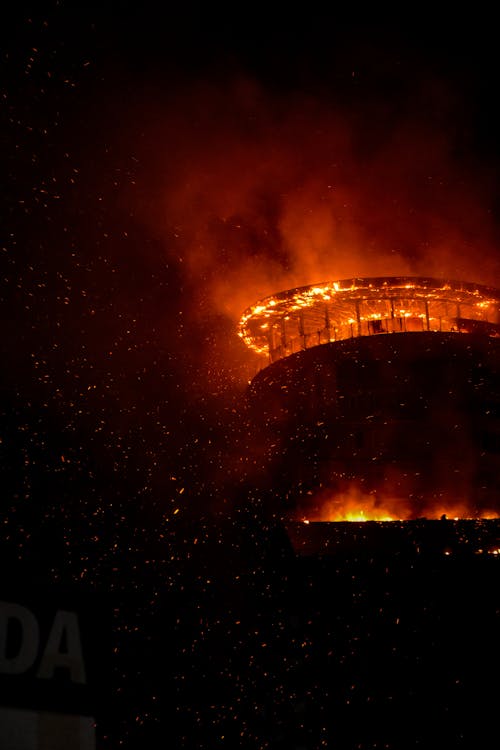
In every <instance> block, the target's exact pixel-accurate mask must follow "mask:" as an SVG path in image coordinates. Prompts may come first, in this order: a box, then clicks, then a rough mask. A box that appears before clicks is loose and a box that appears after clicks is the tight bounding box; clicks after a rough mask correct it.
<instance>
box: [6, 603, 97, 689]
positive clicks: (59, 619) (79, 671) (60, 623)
mask: <svg viewBox="0 0 500 750" xmlns="http://www.w3.org/2000/svg"><path fill="white" fill-rule="evenodd" d="M12 628H14V630H16V629H17V633H18V637H17V638H15V639H14V641H15V644H16V647H15V648H14V649H12V647H11V648H9V643H10V641H9V634H11V633H12ZM41 645H42V646H43V644H40V629H39V626H38V622H37V619H36V617H35V615H34V614H33V612H31V611H30V610H29V609H28V608H27V607H23V606H21V605H20V604H14V603H12V602H2V601H0V673H3V674H23V673H24V672H27V671H28V670H29V669H30V668H31V667H32V666H33V665H34V663H35V661H36V658H37V655H38V652H39V649H40V646H41ZM59 669H64V670H66V672H67V673H69V678H70V680H71V682H76V683H80V684H84V683H85V682H86V676H85V665H84V662H83V652H82V644H81V638H80V629H79V626H78V617H77V615H76V613H75V612H66V611H65V610H59V611H57V612H56V616H55V618H54V622H53V623H52V627H51V629H50V632H49V637H48V639H47V643H46V644H45V647H44V648H43V650H42V653H41V660H40V665H39V667H38V671H37V675H36V676H37V677H39V678H42V679H51V678H52V677H54V675H55V672H56V670H59Z"/></svg>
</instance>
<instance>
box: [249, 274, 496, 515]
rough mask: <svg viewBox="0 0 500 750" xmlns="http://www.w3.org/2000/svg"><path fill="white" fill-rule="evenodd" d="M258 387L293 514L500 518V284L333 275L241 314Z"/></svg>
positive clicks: (271, 476)
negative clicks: (259, 364)
mask: <svg viewBox="0 0 500 750" xmlns="http://www.w3.org/2000/svg"><path fill="white" fill-rule="evenodd" d="M240 335H241V337H242V338H243V340H244V341H245V342H246V344H247V345H248V346H249V347H250V348H252V349H253V350H254V351H257V352H259V353H260V354H261V355H263V356H264V355H265V356H266V357H267V366H265V367H264V369H262V370H261V371H260V372H259V373H258V374H257V375H256V377H255V378H254V379H253V381H252V383H251V385H250V388H249V403H250V413H251V421H252V429H253V430H255V431H256V434H257V435H258V441H259V443H260V444H261V445H262V449H263V451H264V454H265V462H266V464H267V467H268V470H267V472H266V478H265V483H266V484H267V486H268V489H271V488H273V489H275V490H276V492H275V494H276V497H277V498H279V500H277V511H278V512H279V513H281V514H282V515H283V516H284V517H285V518H288V519H290V518H301V517H305V518H308V519H311V520H363V519H364V518H366V519H373V520H395V519H413V518H417V517H423V516H425V517H428V518H439V517H440V516H442V515H444V514H446V515H447V516H448V517H450V516H451V517H461V518H468V517H472V518H481V517H495V516H497V515H498V497H499V490H500V487H499V480H498V477H497V470H496V467H497V462H498V457H499V454H500V387H499V384H500V291H498V290H495V289H492V288H488V287H484V286H477V285H472V284H467V283H462V282H453V281H448V282H445V281H440V280H436V279H428V278H410V277H398V278H371V279H350V280H344V281H338V282H328V283H324V284H320V285H316V286H314V287H302V288H300V289H295V290H292V291H289V292H284V293H281V294H278V295H276V296H274V297H270V298H267V299H266V300H264V301H262V302H260V303H258V304H257V305H255V306H253V307H252V308H250V309H249V310H247V311H246V312H245V314H244V315H243V316H242V319H241V323H240Z"/></svg>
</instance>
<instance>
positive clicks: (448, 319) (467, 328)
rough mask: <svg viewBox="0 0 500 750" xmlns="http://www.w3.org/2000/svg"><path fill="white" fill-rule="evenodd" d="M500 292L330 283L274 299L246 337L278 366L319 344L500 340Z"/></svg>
mask: <svg viewBox="0 0 500 750" xmlns="http://www.w3.org/2000/svg"><path fill="white" fill-rule="evenodd" d="M499 321H500V292H499V291H498V290H495V289H490V288H488V287H484V286H477V285H473V284H467V283H464V282H457V281H441V280H437V279H427V278H413V277H395V278H389V277H388V278H368V279H347V280H343V281H330V282H325V283H322V284H317V285H313V286H306V287H300V288H298V289H292V290H290V291H287V292H281V293H280V294H277V295H275V296H271V297H267V298H266V299H264V300H262V301H261V302H258V303H256V304H255V305H253V306H252V307H250V308H249V309H248V310H246V311H245V312H244V314H243V315H242V317H241V320H240V330H239V335H240V337H241V338H242V339H243V340H244V342H245V344H247V346H248V347H249V348H250V349H252V350H253V351H255V352H256V353H257V354H265V355H268V357H269V360H270V361H271V362H274V361H276V360H278V359H282V358H283V357H287V356H288V355H290V354H293V353H294V352H297V351H301V350H303V349H309V348H310V347H312V346H317V345H319V344H324V343H330V342H332V341H341V340H342V339H348V338H354V337H356V336H371V335H374V334H380V333H407V332H410V331H453V332H468V333H472V332H475V331H479V332H485V333H487V334H489V335H494V336H500V325H499Z"/></svg>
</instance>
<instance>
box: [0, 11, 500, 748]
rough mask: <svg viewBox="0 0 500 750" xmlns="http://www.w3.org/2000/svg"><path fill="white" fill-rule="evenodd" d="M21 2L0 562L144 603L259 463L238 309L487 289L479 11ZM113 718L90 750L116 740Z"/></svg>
mask: <svg viewBox="0 0 500 750" xmlns="http://www.w3.org/2000/svg"><path fill="white" fill-rule="evenodd" d="M23 6H24V4H23V3H21V4H16V8H15V9H14V8H11V9H10V10H9V11H7V12H6V11H4V12H3V17H2V23H1V25H0V40H1V68H0V93H1V101H2V105H1V109H0V116H1V123H2V125H1V140H0V153H1V158H2V177H3V189H2V211H1V227H2V232H1V234H2V239H1V256H0V257H1V287H0V300H1V310H2V337H1V346H2V354H1V361H2V368H1V381H0V399H1V402H0V403H1V408H0V415H1V419H0V439H1V453H0V456H1V459H0V461H1V466H2V503H1V510H0V514H1V515H0V518H1V523H2V527H3V530H4V531H3V535H4V537H3V538H4V541H3V542H2V550H3V552H2V555H4V556H5V559H6V560H7V561H13V560H15V561H17V562H18V563H19V564H20V565H24V566H27V569H28V570H31V569H32V570H36V576H37V577H38V578H39V579H40V581H43V582H44V583H51V582H66V583H71V582H75V581H79V582H83V583H84V584H87V585H88V586H89V587H90V588H97V589H100V590H107V589H109V590H113V591H116V590H118V591H122V590H123V589H124V588H125V584H124V581H125V580H126V581H127V586H129V587H130V589H132V590H137V591H144V590H145V589H148V587H149V589H148V591H149V593H150V594H151V596H149V593H148V594H147V595H145V596H144V599H145V600H146V599H147V600H148V604H147V605H146V603H144V610H143V611H146V610H147V606H149V604H151V602H152V601H153V600H155V599H156V597H158V595H159V594H158V592H159V591H161V590H162V588H161V587H162V585H163V584H165V582H169V584H168V585H173V583H172V582H175V581H177V580H178V570H177V568H176V559H177V558H176V555H177V551H176V552H172V550H175V549H177V548H176V541H175V539H177V542H178V546H182V545H181V544H180V542H179V538H180V537H182V538H184V537H183V535H186V534H187V533H188V532H186V529H189V528H190V524H191V523H193V524H197V523H199V520H200V519H201V518H205V517H207V516H210V515H211V514H214V513H215V514H221V513H226V512H228V511H231V510H232V509H233V508H234V505H235V504H238V502H240V503H241V500H242V499H244V498H245V497H247V496H248V494H250V495H251V489H249V488H251V486H252V482H253V481H254V479H255V476H256V474H258V472H259V471H260V470H261V469H262V467H261V466H259V464H258V458H259V453H258V451H255V452H252V448H251V445H250V443H251V440H250V438H248V436H245V435H243V436H242V435H241V432H240V422H241V420H240V416H239V415H240V410H241V408H242V401H243V396H244V392H245V388H246V386H247V383H248V380H249V378H251V377H252V375H253V374H254V373H255V372H256V370H257V367H258V362H257V361H256V359H255V358H254V357H253V355H251V354H249V353H247V352H246V351H245V347H244V345H243V343H242V342H241V341H240V340H239V339H238V337H237V336H236V324H237V321H238V317H239V315H240V314H241V312H242V311H243V309H245V308H246V307H247V306H248V305H250V304H252V303H253V302H254V301H255V300H257V299H259V298H261V297H264V296H266V295H267V294H270V293H271V292H275V291H280V290H282V289H286V288H290V287H293V286H297V285H300V284H308V283H313V282H319V281H323V280H325V279H328V278H350V277H354V276H361V275H370V276H376V275H382V274H384V275H388V274H390V273H394V274H395V275H397V274H404V273H419V274H429V275H434V276H444V277H449V278H465V279H467V280H469V281H476V282H479V283H487V284H491V285H493V286H494V285H498V286H500V253H499V251H498V246H499V245H498V241H499V239H500V237H499V234H500V202H499V197H498V196H499V193H498V165H499V160H500V138H499V135H498V134H499V132H500V109H499V107H498V79H499V64H498V51H497V47H498V42H497V38H496V29H495V23H494V22H493V19H492V18H491V17H490V18H489V17H488V16H487V15H484V16H481V17H480V16H479V12H478V13H477V14H476V15H474V16H473V17H472V18H471V17H463V18H457V17H455V18H454V19H453V22H451V21H449V22H448V21H447V22H446V23H445V22H442V21H437V20H433V19H432V18H430V17H427V16H425V15H424V11H423V10H419V11H418V13H417V11H414V13H415V16H413V17H411V14H410V13H409V14H408V18H407V20H406V22H404V23H403V21H401V22H399V23H398V22H397V21H396V20H392V21H391V22H384V21H383V20H379V21H378V22H375V21H372V22H371V21H369V20H367V21H366V22H364V23H361V22H353V21H350V22H346V21H345V20H343V19H341V18H340V16H339V14H338V13H337V8H336V6H331V7H330V9H329V10H324V9H322V8H321V6H320V5H319V4H313V5H312V6H311V5H309V6H305V5H303V6H300V8H299V9H295V10H294V9H292V8H291V7H289V5H287V4H274V5H273V4H271V5H270V6H269V7H258V6H256V5H252V4H250V5H246V6H243V7H238V6H236V5H234V6H227V7H224V6H222V5H219V4H215V5H212V4H208V5H207V4H205V3H200V4H198V3H188V4H184V5H181V4H179V5H174V4H170V3H167V4H164V5H160V4H153V3H142V4H140V5H139V4H136V5H135V7H134V8H133V9H129V8H128V7H127V8H125V6H123V7H122V5H121V4H111V3H104V4H102V5H100V6H99V7H97V6H95V7H93V6H92V5H85V6H84V5H83V4H82V5H80V4H77V3H69V2H68V3H64V2H53V3H42V4H40V5H38V6H36V8H35V9H29V8H28V7H23ZM254 521H255V518H254V515H253V511H252V512H251V513H250V514H249V519H248V522H249V523H252V522H254ZM255 523H257V521H255ZM252 533H253V532H252ZM176 535H177V537H176ZM179 535H180V536H179ZM188 535H189V534H188ZM169 545H171V546H169ZM149 558H151V559H155V560H158V559H159V558H161V560H162V565H161V566H160V565H159V563H158V565H157V566H156V570H157V571H158V570H160V567H161V573H157V575H156V577H155V576H153V575H152V573H151V571H150V566H149V565H148V560H149ZM170 560H173V562H171V563H170V562H169V561H170ZM30 566H31V567H30ZM160 578H161V581H162V583H161V584H160ZM165 585H166V584H165ZM120 606H122V609H121V610H120V611H119V614H118V618H117V619H116V620H115V625H116V624H117V623H118V624H117V625H116V626H117V627H118V629H119V630H120V629H123V630H125V631H130V632H132V630H133V628H134V627H135V625H134V617H135V616H136V615H137V612H136V611H135V614H134V616H132V615H130V613H128V614H127V606H130V611H132V610H133V606H132V605H131V604H130V605H127V604H125V605H124V604H123V600H122V605H120ZM141 606H142V605H141ZM124 610H125V613H124ZM137 617H139V616H138V615H137ZM130 669H133V667H131V668H130ZM179 669H180V668H179ZM255 690H256V691H257V688H255ZM146 692H147V691H146ZM141 700H142V697H141ZM148 700H149V698H148ZM143 702H145V703H147V700H146V699H144V701H143ZM139 703H140V701H139ZM148 705H149V704H148ZM141 710H143V714H142V716H143V718H144V716H147V715H148V711H149V710H150V709H146V708H143V709H141ZM120 721H121V723H120V728H119V729H117V726H118V723H119V722H117V724H116V726H115V725H113V727H112V728H111V729H110V730H109V732H110V736H111V739H109V737H108V742H107V743H105V744H103V747H104V746H105V747H119V746H127V747H128V746H130V747H134V744H133V742H132V741H131V742H132V744H130V745H127V744H126V742H127V740H126V739H125V740H123V738H128V737H129V736H130V732H129V729H124V728H123V727H124V726H125V725H126V721H124V720H123V721H122V720H121V719H120ZM246 721H247V725H248V722H250V724H251V720H250V719H248V720H246ZM179 732H180V734H182V732H181V730H179ZM113 733H114V734H113ZM257 734H258V732H257ZM123 742H125V745H123ZM196 742H198V744H196ZM249 742H250V741H249ZM138 746H141V745H138ZM144 746H145V745H144ZM178 746H179V747H181V746H182V747H205V745H203V742H202V740H200V739H199V738H198V739H197V740H196V741H195V740H191V745H190V744H189V742H187V744H185V745H184V744H178ZM206 746H207V747H210V746H211V745H210V742H208V744H207V745H206ZM215 746H216V745H212V747H215ZM242 746H245V747H246V746H247V745H243V744H242ZM248 746H249V747H251V746H252V745H251V742H250V744H249V745H248ZM253 746H255V747H256V746H257V745H253ZM271 746H273V745H271ZM275 746H276V747H278V745H275ZM346 746H347V745H346ZM233 747H236V745H234V744H233ZM366 747H368V745H366Z"/></svg>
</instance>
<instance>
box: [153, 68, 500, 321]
mask: <svg viewBox="0 0 500 750" xmlns="http://www.w3.org/2000/svg"><path fill="white" fill-rule="evenodd" d="M415 85H416V84H415ZM414 94H415V97H414V101H413V102H412V103H408V102H406V104H405V107H404V109H403V111H402V112H398V113H396V112H394V107H391V108H388V107H387V108H386V109H384V107H383V106H382V107H381V105H380V104H379V105H377V106H374V105H373V103H371V104H367V106H366V107H365V108H363V107H361V108H360V107H359V106H358V107H357V108H356V109H354V108H351V110H349V108H346V106H337V104H336V102H335V100H334V98H331V99H328V98H327V97H325V96H323V97H319V96H317V97H312V96H308V95H304V94H299V93H287V94H283V93H276V92H273V93H270V92H268V91H266V90H265V89H264V88H262V87H261V86H260V85H259V84H257V83H256V82H254V81H251V80H248V79H245V78H234V79H232V80H226V81H225V82H223V83H219V84H213V83H212V84H201V83H198V84H192V85H191V86H190V87H188V88H186V90H184V91H183V92H182V93H177V94H176V95H175V96H173V98H172V99H171V101H170V104H169V107H168V109H167V110H166V111H165V112H163V113H159V114H158V116H157V120H156V122H155V124H154V126H152V129H153V131H154V133H153V134H152V136H151V138H150V139H149V140H153V141H155V142H156V144H158V143H160V144H162V148H160V150H159V152H158V149H157V147H156V149H155V153H154V155H153V156H154V165H152V166H151V168H152V170H153V172H154V175H155V177H154V180H153V189H154V196H152V199H151V205H150V206H149V207H148V209H147V213H148V220H149V221H153V222H154V224H155V227H156V228H157V229H158V228H159V230H160V231H161V232H162V233H163V235H164V236H165V238H168V241H167V242H166V247H167V255H168V256H169V259H170V260H171V261H173V262H175V263H177V264H179V265H180V267H181V268H182V270H183V274H184V279H185V282H186V285H187V287H188V289H189V290H190V294H191V295H192V298H193V314H194V315H195V316H197V315H199V314H200V312H203V313H207V311H208V312H209V313H214V314H217V315H220V314H221V315H223V316H227V317H228V318H229V319H230V320H231V321H233V322H234V321H237V320H238V318H239V316H240V314H241V312H242V310H243V309H244V308H246V307H247V306H248V305H250V304H252V303H254V302H255V301H256V300H257V299H260V298H262V297H264V296H266V295H268V294H271V293H276V292H278V291H281V290H283V289H287V288H291V287H294V286H299V285H303V284H309V283H316V282H321V281H324V280H328V279H338V278H349V277H354V276H377V275H400V274H412V273H415V274H422V275H435V276H443V277H448V278H466V279H468V280H470V281H475V282H478V283H489V284H491V283H492V280H494V279H497V278H498V277H499V267H498V260H497V256H496V251H495V247H496V244H495V239H496V238H495V232H496V228H495V226H494V222H493V220H492V214H491V190H492V177H491V175H490V174H489V173H488V170H487V168H486V167H485V166H484V165H483V166H480V165H478V164H477V163H474V160H473V158H472V156H471V155H470V154H468V153H467V151H466V149H465V146H464V138H463V134H461V133H460V129H459V127H458V124H459V122H460V121H461V120H460V117H461V118H462V120H463V114H461V110H460V106H459V103H458V104H457V102H456V100H455V98H454V97H453V96H451V95H448V94H447V93H446V92H445V90H444V89H443V87H442V86H438V85H435V86H433V87H430V86H427V87H422V85H419V86H417V85H416V90H415V92H414ZM409 101H410V102H411V96H410V97H409ZM426 104H427V107H428V106H432V107H433V108H434V110H436V109H438V110H440V111H439V114H438V115H436V112H435V111H434V112H433V117H432V118H431V123H430V124H429V122H428V119H427V117H428V108H427V109H426V106H425V105H426ZM457 118H458V124H457ZM478 253H479V254H480V256H481V263H480V264H478V262H477V258H478Z"/></svg>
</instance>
